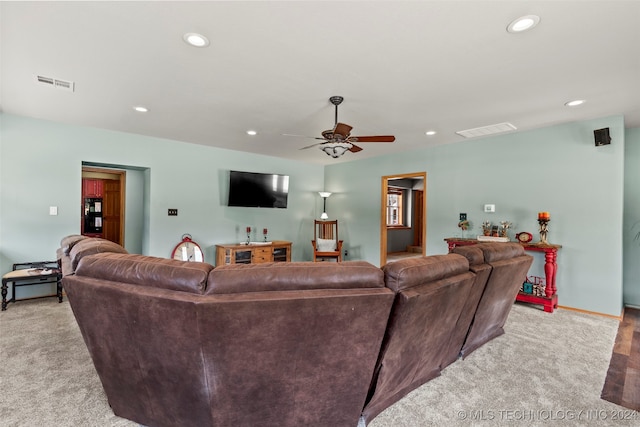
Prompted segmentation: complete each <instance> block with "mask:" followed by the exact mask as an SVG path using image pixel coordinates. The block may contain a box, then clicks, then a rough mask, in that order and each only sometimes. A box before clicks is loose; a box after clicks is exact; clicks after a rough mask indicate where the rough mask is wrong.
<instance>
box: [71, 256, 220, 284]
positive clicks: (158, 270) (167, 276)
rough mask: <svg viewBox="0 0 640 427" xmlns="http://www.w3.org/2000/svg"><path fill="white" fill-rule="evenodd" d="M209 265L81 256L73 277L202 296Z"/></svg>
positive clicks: (118, 257) (119, 257) (157, 259)
mask: <svg viewBox="0 0 640 427" xmlns="http://www.w3.org/2000/svg"><path fill="white" fill-rule="evenodd" d="M211 270H213V266H212V265H211V264H207V263H204V262H187V261H177V260H173V259H166V258H158V257H151V256H145V255H132V254H122V253H113V252H110V253H101V254H95V255H89V256H86V257H83V258H82V259H81V260H80V263H79V264H78V268H77V269H76V276H88V277H93V278H95V279H102V280H109V281H113V282H123V283H129V284H134V285H140V286H150V287H154V288H161V289H169V290H174V291H182V292H191V293H196V294H202V293H203V292H204V290H205V289H206V287H207V276H208V274H209V272H210V271H211Z"/></svg>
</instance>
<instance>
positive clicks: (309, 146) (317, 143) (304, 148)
mask: <svg viewBox="0 0 640 427" xmlns="http://www.w3.org/2000/svg"><path fill="white" fill-rule="evenodd" d="M316 139H322V138H316ZM322 140H323V141H324V139H322ZM325 142H326V141H325ZM325 142H316V143H315V144H311V145H307V146H306V147H302V148H298V150H306V149H307V148H311V147H315V146H316V145H322V144H324V143H325Z"/></svg>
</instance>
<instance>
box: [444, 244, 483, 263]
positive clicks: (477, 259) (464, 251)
mask: <svg viewBox="0 0 640 427" xmlns="http://www.w3.org/2000/svg"><path fill="white" fill-rule="evenodd" d="M451 252H452V253H454V254H458V255H462V256H463V257H465V258H466V259H467V260H468V261H469V265H479V264H484V252H482V249H480V248H479V247H478V246H477V245H472V246H456V247H455V248H453V250H452V251H451Z"/></svg>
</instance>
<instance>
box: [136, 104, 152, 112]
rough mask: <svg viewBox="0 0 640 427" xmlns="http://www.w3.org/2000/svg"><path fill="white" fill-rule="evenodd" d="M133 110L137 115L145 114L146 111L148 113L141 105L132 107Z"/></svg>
mask: <svg viewBox="0 0 640 427" xmlns="http://www.w3.org/2000/svg"><path fill="white" fill-rule="evenodd" d="M133 109H134V110H136V111H137V112H138V113H146V112H147V111H149V109H148V108H147V107H143V106H142V105H137V106H135V107H133Z"/></svg>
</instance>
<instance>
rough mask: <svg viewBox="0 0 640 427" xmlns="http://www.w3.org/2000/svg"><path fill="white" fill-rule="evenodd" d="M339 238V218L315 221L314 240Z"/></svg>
mask: <svg viewBox="0 0 640 427" xmlns="http://www.w3.org/2000/svg"><path fill="white" fill-rule="evenodd" d="M318 239H330V240H338V220H333V221H318V220H315V221H314V232H313V240H318Z"/></svg>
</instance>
